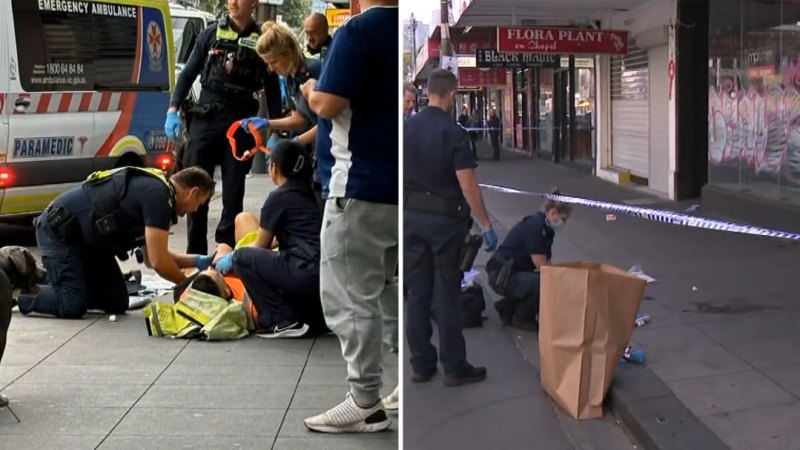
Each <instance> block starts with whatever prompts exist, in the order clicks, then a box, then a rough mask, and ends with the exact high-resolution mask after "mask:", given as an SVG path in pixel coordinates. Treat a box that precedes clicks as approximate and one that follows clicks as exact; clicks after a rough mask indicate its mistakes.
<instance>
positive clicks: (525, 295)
mask: <svg viewBox="0 0 800 450" xmlns="http://www.w3.org/2000/svg"><path fill="white" fill-rule="evenodd" d="M552 193H553V194H554V195H558V194H559V190H558V189H555V190H553V192H552ZM571 212H572V206H570V204H569V203H564V202H559V201H556V200H551V199H548V200H547V201H546V202H545V204H544V206H542V210H541V211H540V212H538V213H536V214H533V215H531V216H528V217H525V218H524V219H522V220H521V221H520V222H519V223H517V224H516V225H514V226H513V227H512V228H511V229H510V230H509V231H508V235H507V236H506V238H505V240H504V241H503V243H502V244H501V245H500V247H499V248H498V249H497V251H496V252H494V255H492V257H491V258H490V259H489V262H488V263H486V272H487V273H488V274H489V284H490V286H491V287H492V289H494V290H495V291H496V292H497V293H498V294H501V295H504V296H505V297H504V298H503V299H501V300H499V301H497V302H495V304H494V307H495V309H496V310H497V312H498V314H499V315H500V320H501V321H502V323H503V325H504V326H511V325H512V324H513V325H514V326H515V327H517V328H521V329H523V330H527V331H534V332H537V331H539V322H538V319H537V318H536V316H537V315H538V314H539V286H540V278H539V270H540V269H541V268H542V266H546V265H548V264H550V261H551V259H552V258H553V239H554V238H555V235H556V233H557V232H558V231H559V230H561V229H562V228H563V227H564V225H566V223H567V220H568V219H569V216H570V214H571ZM504 266H507V267H505V268H504ZM502 271H507V273H508V274H507V275H503V276H501V275H500V273H501V272H502Z"/></svg>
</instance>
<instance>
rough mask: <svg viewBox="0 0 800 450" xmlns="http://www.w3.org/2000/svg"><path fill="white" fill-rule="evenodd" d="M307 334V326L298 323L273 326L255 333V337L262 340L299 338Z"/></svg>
mask: <svg viewBox="0 0 800 450" xmlns="http://www.w3.org/2000/svg"><path fill="white" fill-rule="evenodd" d="M306 333H308V325H306V324H304V323H300V322H295V323H291V324H281V325H275V326H273V327H272V328H271V329H269V330H261V331H256V336H257V337H260V338H264V339H277V338H300V337H303V336H305V335H306Z"/></svg>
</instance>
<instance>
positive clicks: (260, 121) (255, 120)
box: [239, 117, 269, 132]
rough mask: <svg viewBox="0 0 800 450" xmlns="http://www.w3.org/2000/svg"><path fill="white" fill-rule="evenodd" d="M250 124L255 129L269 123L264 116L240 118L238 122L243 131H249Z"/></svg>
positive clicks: (264, 126)
mask: <svg viewBox="0 0 800 450" xmlns="http://www.w3.org/2000/svg"><path fill="white" fill-rule="evenodd" d="M250 124H252V125H253V126H254V127H256V129H259V128H266V127H267V125H269V119H267V118H264V117H251V118H249V119H242V120H241V121H240V122H239V126H241V127H242V129H243V130H244V131H247V132H250V128H249V125H250Z"/></svg>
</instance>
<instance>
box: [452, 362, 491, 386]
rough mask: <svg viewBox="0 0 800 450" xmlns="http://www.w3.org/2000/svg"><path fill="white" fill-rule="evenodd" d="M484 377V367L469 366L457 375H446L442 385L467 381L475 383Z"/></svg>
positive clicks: (453, 384) (456, 384)
mask: <svg viewBox="0 0 800 450" xmlns="http://www.w3.org/2000/svg"><path fill="white" fill-rule="evenodd" d="M485 379H486V368H485V367H473V366H469V368H468V369H467V370H465V371H463V372H461V373H460V374H458V375H447V376H445V378H444V385H445V386H448V387H455V386H461V385H464V384H468V383H477V382H479V381H483V380H485Z"/></svg>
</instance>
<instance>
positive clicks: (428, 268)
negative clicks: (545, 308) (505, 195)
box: [403, 69, 497, 386]
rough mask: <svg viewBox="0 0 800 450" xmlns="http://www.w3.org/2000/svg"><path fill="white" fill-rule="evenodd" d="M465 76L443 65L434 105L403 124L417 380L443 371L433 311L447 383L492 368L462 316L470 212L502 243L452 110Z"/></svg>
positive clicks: (433, 89) (490, 243) (491, 242)
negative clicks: (470, 357) (473, 348)
mask: <svg viewBox="0 0 800 450" xmlns="http://www.w3.org/2000/svg"><path fill="white" fill-rule="evenodd" d="M457 87H458V81H457V80H456V77H455V75H453V74H452V73H451V72H448V71H447V70H444V69H439V70H436V71H434V72H433V73H432V74H431V76H430V79H429V80H428V96H429V103H428V107H426V108H425V109H423V110H422V111H420V113H419V114H417V115H415V116H413V117H411V118H409V119H406V120H405V122H404V125H403V157H404V158H405V165H406V167H415V169H414V170H406V171H404V173H403V186H404V190H403V194H404V196H405V202H404V211H403V224H404V228H403V237H404V241H403V242H404V244H403V246H404V250H403V251H404V252H405V253H404V254H405V259H404V261H405V274H406V279H405V280H406V283H407V287H408V297H407V302H408V306H407V314H406V324H407V325H406V336H407V338H408V347H409V349H410V351H411V367H412V369H413V372H414V373H413V375H412V378H411V381H413V382H415V383H421V382H426V381H429V380H430V379H431V378H432V377H433V375H434V374H435V373H436V366H437V355H436V349H435V348H434V347H433V345H431V342H430V339H431V334H432V332H433V331H432V324H431V309H433V313H434V314H435V316H436V323H437V326H438V330H439V361H441V363H442V367H443V369H444V373H445V380H444V383H445V385H446V386H459V385H462V384H465V383H471V382H476V381H482V380H484V379H485V378H486V369H485V368H483V367H474V366H472V365H470V364H469V363H468V362H467V357H466V348H465V344H464V336H463V334H462V332H461V324H460V322H459V293H460V290H461V278H462V273H461V272H460V270H459V258H460V253H461V248H462V246H463V245H464V241H465V239H466V236H467V233H468V232H469V228H470V226H471V223H472V220H471V219H470V211H472V212H473V213H474V214H475V216H476V218H477V220H478V222H479V224H480V225H481V229H482V230H483V231H482V234H483V237H484V239H485V241H486V250H487V251H493V250H494V248H495V246H496V245H497V235H496V234H495V232H494V230H493V228H492V223H491V221H490V220H489V215H488V214H487V212H486V209H485V207H484V204H483V196H482V195H481V192H480V188H479V187H478V183H477V181H476V179H475V167H476V163H475V159H474V157H473V156H472V151H471V149H470V139H469V134H468V133H467V131H465V130H464V129H463V128H461V127H460V126H459V125H458V124H457V123H456V122H455V121H454V120H453V119H452V116H451V111H452V109H453V106H454V102H455V95H456V89H457Z"/></svg>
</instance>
